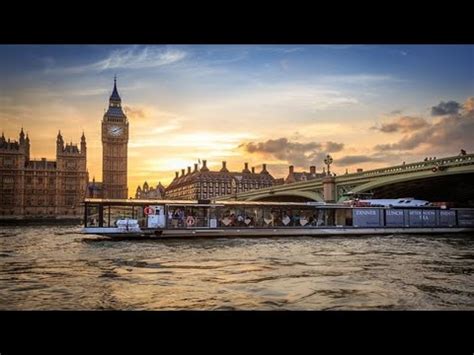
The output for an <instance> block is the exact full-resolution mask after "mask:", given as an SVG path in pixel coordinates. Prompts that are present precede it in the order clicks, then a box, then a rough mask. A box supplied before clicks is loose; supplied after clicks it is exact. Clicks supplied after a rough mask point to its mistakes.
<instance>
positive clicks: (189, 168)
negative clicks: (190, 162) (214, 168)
mask: <svg viewBox="0 0 474 355" xmlns="http://www.w3.org/2000/svg"><path fill="white" fill-rule="evenodd" d="M188 174H191V167H190V166H188Z"/></svg>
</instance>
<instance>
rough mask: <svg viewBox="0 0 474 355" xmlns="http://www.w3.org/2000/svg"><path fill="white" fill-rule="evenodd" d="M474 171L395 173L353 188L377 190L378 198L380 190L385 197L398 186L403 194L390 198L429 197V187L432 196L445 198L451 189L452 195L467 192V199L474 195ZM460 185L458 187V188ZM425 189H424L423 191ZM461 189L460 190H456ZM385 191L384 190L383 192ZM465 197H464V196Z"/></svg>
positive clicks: (341, 199)
mask: <svg viewBox="0 0 474 355" xmlns="http://www.w3.org/2000/svg"><path fill="white" fill-rule="evenodd" d="M473 178H474V172H473V171H466V170H455V169H452V170H451V171H450V170H447V171H443V172H432V171H424V172H422V173H418V174H416V175H411V176H407V175H403V176H402V175H394V176H385V177H382V178H378V179H377V178H375V179H374V180H372V181H369V182H367V183H365V184H362V185H359V186H357V187H355V188H354V189H352V191H353V192H368V191H373V192H375V193H376V194H375V196H374V197H376V198H377V192H379V193H380V194H381V195H382V196H383V197H389V196H387V193H388V194H390V193H389V192H388V190H389V189H393V190H394V191H395V193H396V191H397V188H398V191H399V192H400V191H402V192H401V193H402V195H403V196H395V195H394V196H390V198H398V197H416V198H425V199H426V198H428V197H426V196H422V195H426V194H427V189H428V188H429V189H430V190H431V193H428V194H429V195H430V194H431V195H432V196H433V197H432V198H435V199H436V198H438V196H439V198H443V196H446V193H445V191H444V190H451V191H453V193H452V194H451V195H453V194H454V195H463V194H465V197H466V198H465V199H470V198H471V197H472V196H471V195H472V191H473V189H474V183H472V182H470V181H473V180H474V179H473ZM466 183H467V190H466V191H464V192H463V191H460V190H461V187H460V186H459V184H463V185H464V186H462V189H466ZM400 186H403V187H404V188H403V189H400ZM456 187H458V189H456ZM422 190H423V191H422ZM457 190H459V191H458V192H456V191H457ZM382 191H383V192H382ZM345 199H346V197H340V198H339V201H340V202H341V201H344V200H345ZM462 199H464V198H462Z"/></svg>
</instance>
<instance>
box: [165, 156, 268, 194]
mask: <svg viewBox="0 0 474 355" xmlns="http://www.w3.org/2000/svg"><path fill="white" fill-rule="evenodd" d="M274 182H275V179H274V178H273V176H272V175H271V174H270V173H269V172H268V171H267V167H266V164H263V168H262V171H261V172H259V173H256V172H255V168H252V171H250V170H249V169H248V163H245V167H244V169H243V170H242V171H241V172H230V171H229V170H228V169H227V167H226V162H225V161H224V162H222V168H221V169H220V170H219V171H210V170H209V168H208V167H207V165H206V160H203V166H202V167H201V169H198V164H194V170H193V171H191V167H188V170H187V172H186V171H185V170H184V169H182V170H181V175H179V172H176V176H175V178H174V180H173V181H172V182H171V184H170V185H169V186H168V187H167V188H166V199H170V200H173V199H177V200H201V199H215V198H218V197H219V196H223V195H230V194H234V193H240V192H244V191H249V190H253V189H261V188H264V187H270V186H273V185H274Z"/></svg>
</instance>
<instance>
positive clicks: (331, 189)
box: [323, 154, 336, 202]
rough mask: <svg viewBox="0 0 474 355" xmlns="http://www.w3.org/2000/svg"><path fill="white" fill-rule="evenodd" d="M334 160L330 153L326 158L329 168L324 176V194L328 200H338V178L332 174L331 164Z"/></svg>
mask: <svg viewBox="0 0 474 355" xmlns="http://www.w3.org/2000/svg"><path fill="white" fill-rule="evenodd" d="M332 162H333V159H332V157H331V156H330V155H329V154H328V155H327V156H326V158H325V159H324V163H325V164H326V166H327V168H328V170H327V175H326V177H324V178H323V194H324V201H326V202H336V179H335V178H334V177H333V176H331V170H330V168H331V164H332Z"/></svg>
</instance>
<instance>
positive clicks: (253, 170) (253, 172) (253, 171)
mask: <svg viewBox="0 0 474 355" xmlns="http://www.w3.org/2000/svg"><path fill="white" fill-rule="evenodd" d="M252 174H255V167H254V166H252Z"/></svg>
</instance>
